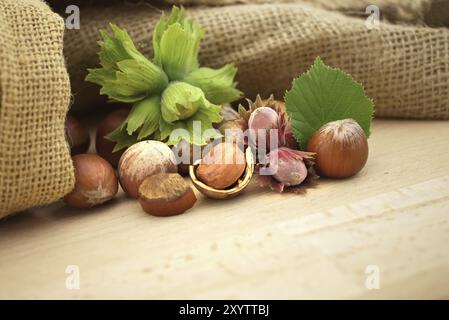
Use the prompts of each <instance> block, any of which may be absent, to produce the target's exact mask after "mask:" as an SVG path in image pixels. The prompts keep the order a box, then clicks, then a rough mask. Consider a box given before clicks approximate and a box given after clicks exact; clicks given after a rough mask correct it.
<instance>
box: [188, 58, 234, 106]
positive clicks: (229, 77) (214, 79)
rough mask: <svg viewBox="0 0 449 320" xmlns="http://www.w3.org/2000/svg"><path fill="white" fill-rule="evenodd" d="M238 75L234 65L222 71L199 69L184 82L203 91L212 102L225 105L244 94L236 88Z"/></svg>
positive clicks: (227, 66) (225, 67) (226, 66)
mask: <svg viewBox="0 0 449 320" xmlns="http://www.w3.org/2000/svg"><path fill="white" fill-rule="evenodd" d="M236 73H237V68H236V67H234V65H232V64H227V65H225V66H224V67H222V68H220V69H211V68H199V69H197V70H195V71H193V72H191V73H190V74H189V75H187V77H186V78H185V80H184V81H185V82H187V83H190V84H191V85H193V86H195V87H198V88H200V89H201V90H203V92H204V95H205V96H206V98H207V100H209V101H210V102H212V103H215V104H223V103H228V102H232V101H235V100H238V99H240V98H242V96H243V93H242V92H241V91H240V90H238V89H236V88H235V87H236V86H237V83H236V82H234V77H235V75H236Z"/></svg>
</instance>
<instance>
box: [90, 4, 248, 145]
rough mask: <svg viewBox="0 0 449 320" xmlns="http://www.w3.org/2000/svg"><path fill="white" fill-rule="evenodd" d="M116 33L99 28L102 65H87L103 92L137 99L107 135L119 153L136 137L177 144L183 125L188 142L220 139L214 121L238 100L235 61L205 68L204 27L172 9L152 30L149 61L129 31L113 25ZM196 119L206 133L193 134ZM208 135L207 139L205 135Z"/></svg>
mask: <svg viewBox="0 0 449 320" xmlns="http://www.w3.org/2000/svg"><path fill="white" fill-rule="evenodd" d="M110 27H111V30H112V34H109V33H108V32H106V31H104V30H100V35H101V37H102V40H101V41H99V42H98V44H99V45H100V52H99V58H100V65H101V67H100V68H95V69H88V71H89V74H88V75H87V77H86V81H89V82H93V83H96V84H98V85H99V86H101V89H100V94H103V95H106V96H107V97H108V98H109V99H111V100H113V101H118V102H124V103H132V104H133V107H132V110H131V112H130V113H129V116H128V118H127V119H126V120H125V121H124V122H123V123H122V124H121V125H120V126H119V127H118V128H116V129H115V130H114V131H112V132H111V133H110V134H108V135H107V136H106V138H108V139H109V140H111V141H114V142H116V146H115V149H114V150H115V151H117V150H120V149H121V148H125V147H128V146H130V145H132V144H134V143H136V142H137V141H140V140H145V139H157V140H161V141H164V142H166V143H167V144H176V143H177V142H179V140H180V139H179V138H178V137H176V135H171V132H172V131H173V130H175V129H184V130H186V132H185V133H184V135H186V137H185V138H186V140H187V142H190V143H194V144H205V143H206V141H207V140H208V138H210V137H217V136H219V133H217V132H216V131H213V127H212V125H213V123H218V122H220V121H221V119H222V118H221V116H220V114H219V112H220V108H221V107H220V104H223V103H229V102H232V101H235V100H237V99H239V98H240V97H241V96H242V93H241V92H240V91H239V90H237V89H236V85H237V83H236V82H235V81H234V77H235V75H236V72H237V69H236V68H235V67H234V66H233V65H225V66H224V67H222V68H220V69H217V70H214V69H211V68H200V67H199V63H198V53H199V49H200V42H201V39H202V37H203V35H204V30H203V29H202V28H201V27H200V25H199V24H197V23H196V22H195V21H193V20H192V19H189V18H188V17H187V16H186V13H185V10H184V9H183V8H178V7H176V6H174V7H173V9H172V12H171V14H170V16H168V17H166V16H165V15H162V16H161V19H160V21H159V22H158V23H157V25H156V27H155V30H154V32H153V49H154V58H153V59H152V61H151V60H149V59H148V58H147V57H145V56H144V55H143V54H141V53H140V52H139V51H138V49H137V48H136V46H135V45H134V43H133V41H132V39H131V37H130V36H129V35H128V33H127V32H126V30H124V29H121V28H120V27H118V26H116V25H114V24H112V23H111V24H110ZM195 121H199V122H200V124H201V130H196V131H198V132H200V133H201V136H198V135H197V134H194V131H195V130H194V127H195V124H194V123H195ZM204 133H207V134H208V137H203V134H204Z"/></svg>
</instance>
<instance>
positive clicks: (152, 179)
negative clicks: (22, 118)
mask: <svg viewBox="0 0 449 320" xmlns="http://www.w3.org/2000/svg"><path fill="white" fill-rule="evenodd" d="M128 112H129V111H128V110H127V109H118V110H116V111H113V112H111V113H110V114H109V115H107V116H106V117H105V118H104V119H103V120H102V121H101V122H100V124H99V126H98V129H97V132H96V139H95V149H96V154H93V153H86V152H87V151H88V149H89V146H90V135H89V132H88V131H87V129H86V128H85V127H83V126H82V125H81V123H80V122H79V120H78V119H76V118H75V117H73V116H68V117H67V119H66V139H67V142H68V144H69V146H70V151H71V155H72V160H73V166H74V170H75V186H74V189H73V190H72V191H71V192H70V193H69V194H68V195H66V196H65V197H64V201H65V202H66V203H67V204H68V205H69V206H71V207H75V208H90V207H93V206H96V205H99V204H102V203H105V202H107V201H109V200H111V199H113V198H114V197H115V196H116V194H117V192H118V186H119V184H120V186H121V187H122V189H123V190H124V191H125V193H127V194H128V196H130V197H132V198H137V199H138V200H139V203H140V204H141V206H142V208H143V210H144V211H146V212H148V213H150V214H152V215H156V216H170V215H175V214H179V213H182V212H184V211H186V210H187V209H189V208H191V207H192V206H193V205H194V203H195V202H196V200H197V199H196V196H195V193H194V192H193V190H192V188H191V187H190V185H189V183H187V182H186V181H185V180H184V179H183V178H182V176H181V175H179V174H178V173H177V172H178V168H177V165H176V158H175V155H174V153H173V152H172V150H171V149H170V148H169V147H168V146H167V145H166V144H164V143H162V142H160V141H153V140H148V141H142V142H139V143H136V144H134V145H133V146H131V147H129V148H127V149H122V150H120V151H117V152H113V148H114V145H115V143H114V142H112V141H109V140H108V139H106V138H105V135H107V134H108V133H110V132H111V131H113V130H114V129H115V128H117V127H118V126H119V125H120V124H121V123H122V122H123V121H124V120H125V119H126V117H127V116H128Z"/></svg>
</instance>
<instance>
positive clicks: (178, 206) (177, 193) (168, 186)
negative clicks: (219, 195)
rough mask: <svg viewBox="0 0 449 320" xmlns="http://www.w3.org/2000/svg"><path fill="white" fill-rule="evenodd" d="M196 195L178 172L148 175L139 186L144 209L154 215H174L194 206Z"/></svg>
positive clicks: (140, 201)
mask: <svg viewBox="0 0 449 320" xmlns="http://www.w3.org/2000/svg"><path fill="white" fill-rule="evenodd" d="M195 202H196V196H195V193H194V192H193V190H192V188H191V187H190V185H189V184H188V183H187V182H186V181H185V180H184V179H183V178H182V177H181V175H179V174H178V173H158V174H155V175H152V176H150V177H147V178H146V179H145V180H144V181H143V182H142V183H141V185H140V187H139V203H140V205H141V206H142V209H143V210H144V211H145V212H147V213H149V214H151V215H154V216H162V217H166V216H173V215H177V214H180V213H183V212H185V211H186V210H188V209H190V208H191V207H193V205H194V204H195Z"/></svg>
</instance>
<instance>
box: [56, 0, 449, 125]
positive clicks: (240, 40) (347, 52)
mask: <svg viewBox="0 0 449 320" xmlns="http://www.w3.org/2000/svg"><path fill="white" fill-rule="evenodd" d="M167 1H168V2H174V3H184V4H203V5H201V6H192V7H189V8H188V12H189V14H190V15H191V16H193V17H194V18H196V19H197V20H198V21H199V22H200V23H201V24H202V25H203V26H204V27H205V29H206V30H207V32H206V36H205V39H204V42H203V46H202V50H201V57H200V58H201V61H202V63H203V64H204V65H207V66H212V67H216V66H219V65H222V64H224V63H229V62H234V63H235V64H236V65H237V66H238V68H239V72H238V76H237V80H238V81H239V88H240V89H242V90H243V91H244V92H245V93H246V95H247V96H248V97H250V98H254V97H255V95H256V94H257V93H260V94H262V95H265V96H267V95H269V94H270V93H274V94H275V96H276V97H277V98H282V96H283V94H284V92H285V90H286V89H288V88H289V87H290V85H291V81H292V79H293V78H294V77H296V76H298V75H299V74H301V73H303V72H304V71H306V70H307V69H308V68H309V66H310V65H311V63H312V62H313V60H314V59H315V57H316V56H318V55H319V56H321V57H322V59H323V60H324V61H325V62H326V63H327V64H329V65H331V66H335V67H339V68H341V69H343V70H345V71H346V72H348V73H350V74H351V75H352V76H353V77H354V78H355V79H356V80H358V81H359V82H361V83H363V85H364V86H365V89H366V91H367V93H368V95H369V96H371V97H372V98H373V99H374V102H375V105H376V116H378V117H400V118H415V119H449V48H448V44H449V30H448V29H447V28H429V27H425V26H421V25H419V26H416V25H403V24H398V25H394V24H392V23H389V22H387V21H382V22H381V24H380V28H379V29H371V30H370V29H368V28H367V26H366V24H365V22H366V16H363V15H364V14H365V8H366V5H367V3H369V2H368V1H364V0H350V1H336V2H333V1H329V2H328V1H323V0H308V1H306V0H303V1H299V0H296V1H287V0H284V1H280V2H276V4H260V3H261V2H267V1H264V0H240V1H238V0H221V1H220V0H218V1H211V0H184V1H172V0H167ZM254 2H257V4H254ZM229 3H231V5H223V6H220V5H219V4H229ZM235 3H238V4H235ZM381 3H382V4H383V7H381V8H380V9H381V13H382V12H383V11H382V10H384V11H385V12H389V13H390V14H389V16H390V17H391V18H394V20H396V22H401V23H407V22H414V23H418V22H419V21H420V20H422V19H421V18H423V17H424V15H425V14H426V12H427V11H426V10H427V9H428V8H429V6H430V3H431V0H415V1H404V0H401V1H399V2H397V1H381ZM396 3H399V5H397V6H395V5H394V4H396ZM204 4H214V6H205V5H204ZM351 7H352V8H353V10H350V8H351ZM392 8H395V9H396V11H395V12H396V14H393V13H392ZM165 9H166V10H170V8H169V7H165ZM339 11H342V12H345V13H348V14H352V15H360V16H362V17H363V18H356V17H351V16H347V15H344V14H342V13H341V12H339ZM393 11H394V10H393ZM81 12H83V19H82V25H81V29H80V30H77V31H74V30H70V31H69V32H67V35H66V38H65V54H66V57H67V61H68V67H69V72H70V74H71V77H72V89H73V91H74V94H75V96H76V97H79V98H78V99H77V100H76V101H75V103H76V105H77V107H78V108H89V109H94V108H95V107H96V106H97V105H98V104H100V103H101V102H102V101H104V98H102V97H100V96H99V95H98V87H97V86H95V85H91V84H86V83H85V82H84V77H85V74H86V72H85V70H86V68H87V67H94V66H96V65H97V63H98V57H97V52H98V45H97V44H96V41H97V40H98V37H99V36H98V29H100V28H106V27H107V24H108V22H113V23H116V24H118V25H119V26H121V27H123V28H126V29H127V30H128V31H129V33H130V34H131V36H132V37H133V39H134V40H135V41H136V42H137V43H138V44H139V45H140V48H141V49H142V51H143V52H144V53H145V54H148V55H151V33H152V29H153V27H154V25H155V23H156V21H157V19H158V18H159V16H160V10H159V8H156V7H154V6H151V5H148V4H146V3H140V4H139V3H131V4H130V3H123V2H117V3H114V4H110V5H103V6H91V7H86V8H84V9H83V8H82V9H81ZM422 21H423V20H422ZM421 24H422V23H421ZM102 99H103V100H102Z"/></svg>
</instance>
